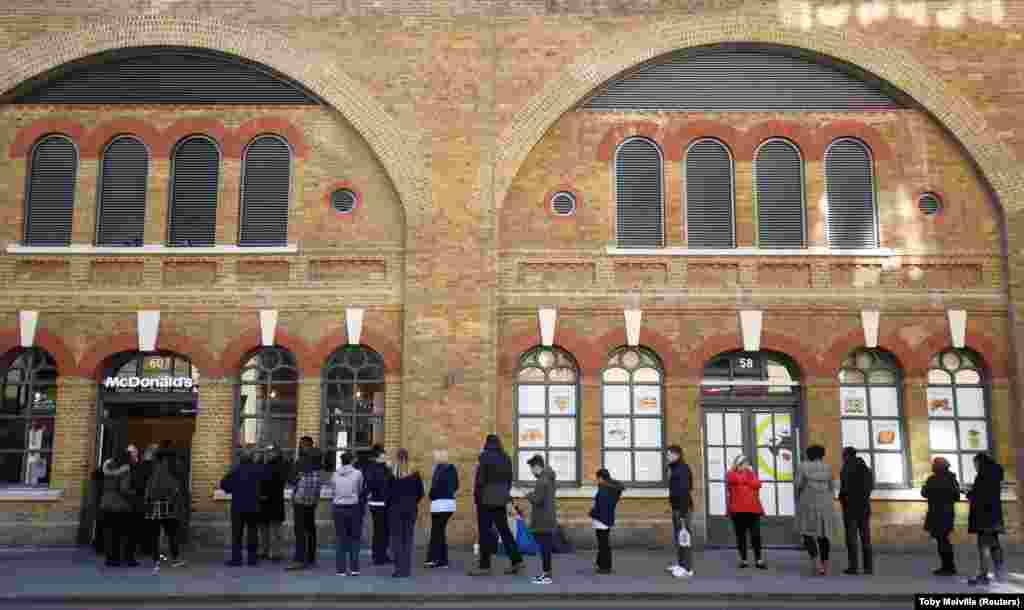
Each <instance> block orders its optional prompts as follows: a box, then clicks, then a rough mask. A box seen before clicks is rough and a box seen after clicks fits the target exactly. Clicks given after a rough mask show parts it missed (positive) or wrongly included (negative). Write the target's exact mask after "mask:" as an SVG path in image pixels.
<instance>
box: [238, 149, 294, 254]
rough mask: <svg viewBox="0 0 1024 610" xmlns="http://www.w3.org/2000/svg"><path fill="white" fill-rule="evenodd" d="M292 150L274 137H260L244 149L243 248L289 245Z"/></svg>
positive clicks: (240, 238) (241, 234) (240, 240)
mask: <svg viewBox="0 0 1024 610" xmlns="http://www.w3.org/2000/svg"><path fill="white" fill-rule="evenodd" d="M290 185H291V147H289V146H288V143H287V142H286V141H284V140H283V139H281V138H279V137H277V136H260V137H258V138H256V139H255V140H253V142H252V143H251V144H249V146H248V147H247V148H246V149H245V170H244V177H243V179H242V223H241V224H242V228H241V233H240V235H239V244H240V245H242V246H284V245H286V244H287V243H288V193H289V189H290Z"/></svg>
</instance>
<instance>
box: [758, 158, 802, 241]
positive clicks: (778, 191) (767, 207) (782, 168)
mask: <svg viewBox="0 0 1024 610" xmlns="http://www.w3.org/2000/svg"><path fill="white" fill-rule="evenodd" d="M754 173H755V180H756V182H757V245H758V247H760V248H803V247H804V245H805V237H804V236H805V228H804V227H805V223H804V163H803V159H801V157H800V150H799V149H798V148H797V147H796V146H795V145H794V144H793V143H792V142H790V141H789V140H783V139H780V138H772V139H771V140H768V141H767V142H765V143H764V144H762V145H761V146H760V147H759V148H758V149H757V157H756V161H755V162H754Z"/></svg>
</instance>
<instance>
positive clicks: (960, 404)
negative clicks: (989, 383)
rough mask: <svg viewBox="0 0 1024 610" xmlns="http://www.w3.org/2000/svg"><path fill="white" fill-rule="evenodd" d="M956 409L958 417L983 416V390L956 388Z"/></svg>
mask: <svg viewBox="0 0 1024 610" xmlns="http://www.w3.org/2000/svg"><path fill="white" fill-rule="evenodd" d="M956 410H957V415H959V416H960V417H985V392H984V390H982V389H981V388H957V389H956Z"/></svg>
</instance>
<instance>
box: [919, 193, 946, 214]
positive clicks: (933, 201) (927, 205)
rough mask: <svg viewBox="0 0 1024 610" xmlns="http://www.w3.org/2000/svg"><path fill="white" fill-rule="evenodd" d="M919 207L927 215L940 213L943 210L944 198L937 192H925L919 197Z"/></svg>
mask: <svg viewBox="0 0 1024 610" xmlns="http://www.w3.org/2000/svg"><path fill="white" fill-rule="evenodd" d="M917 209H919V210H921V213H922V214H924V215H925V216H931V215H933V214H938V213H939V212H940V211H941V210H942V200H941V199H939V196H938V195H936V194H935V193H924V194H923V195H921V196H920V197H918V199H917Z"/></svg>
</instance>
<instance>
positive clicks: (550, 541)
mask: <svg viewBox="0 0 1024 610" xmlns="http://www.w3.org/2000/svg"><path fill="white" fill-rule="evenodd" d="M533 537H534V538H536V539H537V545H538V546H540V561H541V569H542V570H544V573H545V574H547V575H549V576H550V575H551V550H552V549H553V548H554V546H555V532H534V533H533Z"/></svg>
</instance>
